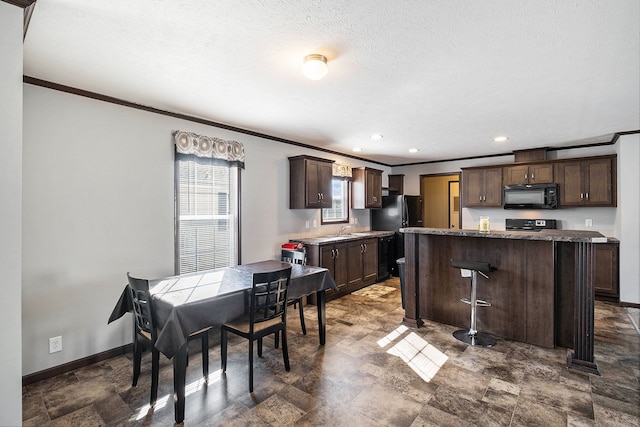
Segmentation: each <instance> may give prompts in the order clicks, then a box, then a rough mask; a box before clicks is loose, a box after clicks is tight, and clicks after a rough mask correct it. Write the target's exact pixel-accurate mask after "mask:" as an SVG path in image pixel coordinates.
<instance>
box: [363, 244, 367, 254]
mask: <svg viewBox="0 0 640 427" xmlns="http://www.w3.org/2000/svg"><path fill="white" fill-rule="evenodd" d="M364 251H365V252H367V244H366V243H365V244H364Z"/></svg>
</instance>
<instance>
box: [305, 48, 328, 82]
mask: <svg viewBox="0 0 640 427" xmlns="http://www.w3.org/2000/svg"><path fill="white" fill-rule="evenodd" d="M328 72H329V67H328V66H327V58H326V57H324V56H323V55H319V54H317V53H313V54H311V55H307V56H305V57H304V64H302V74H304V75H305V77H306V78H308V79H310V80H320V79H321V78H323V77H324V76H326V75H327V73H328Z"/></svg>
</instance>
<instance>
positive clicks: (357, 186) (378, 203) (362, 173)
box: [351, 167, 382, 209]
mask: <svg viewBox="0 0 640 427" xmlns="http://www.w3.org/2000/svg"><path fill="white" fill-rule="evenodd" d="M352 175H353V182H352V183H351V207H352V208H353V209H376V208H381V207H382V171H381V170H378V169H372V168H366V167H364V168H354V169H352Z"/></svg>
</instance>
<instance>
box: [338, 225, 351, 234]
mask: <svg viewBox="0 0 640 427" xmlns="http://www.w3.org/2000/svg"><path fill="white" fill-rule="evenodd" d="M347 228H351V226H350V225H343V226H342V227H340V231H338V236H342V233H344V230H346V229H347Z"/></svg>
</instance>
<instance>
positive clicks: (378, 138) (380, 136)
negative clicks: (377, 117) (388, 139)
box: [371, 133, 382, 141]
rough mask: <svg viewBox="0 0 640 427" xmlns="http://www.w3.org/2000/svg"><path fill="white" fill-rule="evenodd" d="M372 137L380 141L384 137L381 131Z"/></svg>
mask: <svg viewBox="0 0 640 427" xmlns="http://www.w3.org/2000/svg"><path fill="white" fill-rule="evenodd" d="M371 139H373V140H374V141H380V140H381V139H382V135H380V134H379V133H374V134H373V135H371Z"/></svg>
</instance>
